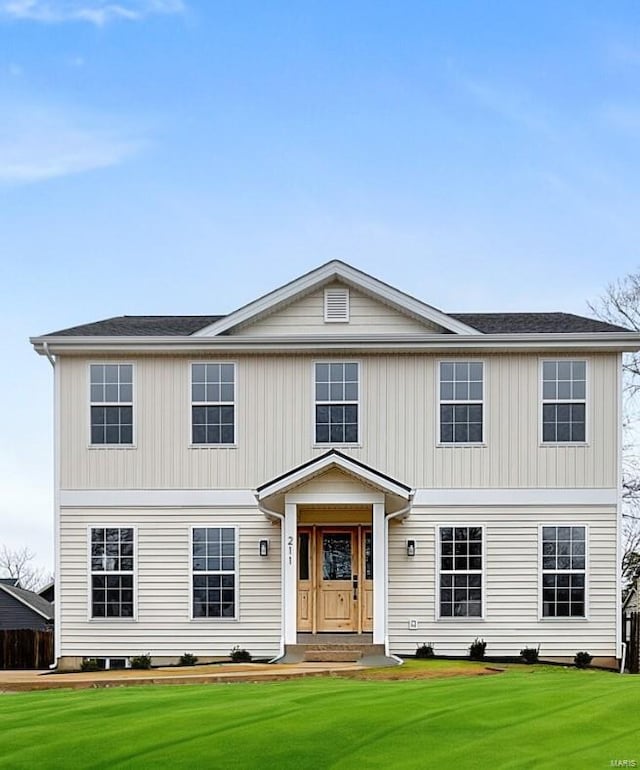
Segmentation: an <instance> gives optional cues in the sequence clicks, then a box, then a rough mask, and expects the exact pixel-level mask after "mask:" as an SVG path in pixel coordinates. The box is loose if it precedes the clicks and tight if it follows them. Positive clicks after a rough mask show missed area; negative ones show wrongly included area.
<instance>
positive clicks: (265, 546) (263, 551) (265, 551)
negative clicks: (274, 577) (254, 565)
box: [260, 540, 269, 556]
mask: <svg viewBox="0 0 640 770" xmlns="http://www.w3.org/2000/svg"><path fill="white" fill-rule="evenodd" d="M268 555H269V541H268V540H261V541H260V556H268Z"/></svg>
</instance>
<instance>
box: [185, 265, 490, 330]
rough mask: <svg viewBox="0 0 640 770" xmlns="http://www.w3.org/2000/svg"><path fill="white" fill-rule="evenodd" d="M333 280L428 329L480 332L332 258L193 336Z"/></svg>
mask: <svg viewBox="0 0 640 770" xmlns="http://www.w3.org/2000/svg"><path fill="white" fill-rule="evenodd" d="M335 282H339V283H340V284H343V285H346V286H348V287H350V288H354V289H356V290H358V291H359V292H361V293H362V294H366V295H368V296H370V297H373V298H376V299H378V300H379V301H380V302H382V303H384V304H385V305H387V306H389V307H391V308H395V309H396V310H397V311H399V312H401V313H403V314H405V315H407V316H410V317H413V318H416V319H418V320H422V321H423V322H426V323H427V324H428V325H429V326H430V327H431V328H433V326H434V325H435V326H437V327H440V328H441V329H443V330H445V331H447V332H451V333H454V334H472V335H476V334H480V333H481V332H479V331H478V330H477V329H474V328H473V327H472V326H468V325H467V324H465V323H463V322H462V321H459V320H457V319H455V318H453V317H451V316H448V315H447V314H446V313H443V312H442V311H441V310H438V309H437V308H434V307H432V306H431V305H427V304H425V303H424V302H420V300H417V299H415V298H413V297H410V296H409V295H408V294H404V293H403V292H401V291H399V290H398V289H394V288H393V287H392V286H389V285H388V284H386V283H383V282H382V281H379V280H378V279H377V278H373V277H372V276H370V275H367V274H366V273H363V272H361V271H360V270H356V269H355V268H353V267H351V266H350V265H347V264H345V263H344V262H340V261H338V260H334V261H332V262H327V263H326V264H325V265H322V266H321V267H319V268H317V269H316V270H312V271H311V272H310V273H306V274H305V275H303V276H301V277H300V278H297V279H296V280H294V281H291V282H290V283H287V284H285V285H284V286H281V287H280V288H279V289H276V290H275V291H272V292H270V293H269V294H265V295H264V296H263V297H260V298H259V299H257V300H254V301H253V302H250V303H249V304H248V305H245V306H244V307H241V308H239V309H238V310H236V311H235V312H233V313H231V314H229V315H228V316H225V317H224V318H221V319H220V320H218V321H214V322H213V323H211V324H209V325H207V326H205V327H204V328H202V329H200V330H199V331H197V332H195V334H194V336H200V337H215V336H217V335H219V334H229V333H231V332H232V330H233V329H236V328H237V327H240V326H244V325H246V324H248V323H250V322H252V321H256V320H258V319H259V318H262V317H264V316H265V315H268V314H270V313H274V312H275V311H276V310H278V309H279V308H283V307H285V306H287V305H289V304H290V303H292V302H294V301H295V300H297V299H301V298H303V297H304V296H306V295H307V294H309V293H311V292H313V291H314V290H316V289H319V288H321V287H323V286H326V285H330V284H332V283H335ZM334 333H335V332H334Z"/></svg>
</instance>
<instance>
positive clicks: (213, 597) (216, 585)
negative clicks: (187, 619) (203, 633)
mask: <svg viewBox="0 0 640 770" xmlns="http://www.w3.org/2000/svg"><path fill="white" fill-rule="evenodd" d="M191 559H192V561H191V567H192V570H193V578H192V580H193V585H192V590H193V595H192V600H193V601H192V604H193V617H194V618H235V616H236V529H235V527H194V528H193V530H192V542H191Z"/></svg>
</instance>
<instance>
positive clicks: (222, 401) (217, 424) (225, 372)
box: [191, 364, 235, 444]
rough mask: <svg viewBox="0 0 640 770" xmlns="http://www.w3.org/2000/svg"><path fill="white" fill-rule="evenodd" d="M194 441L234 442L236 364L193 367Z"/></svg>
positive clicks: (192, 427)
mask: <svg viewBox="0 0 640 770" xmlns="http://www.w3.org/2000/svg"><path fill="white" fill-rule="evenodd" d="M191 442H192V443H193V444H234V443H235V365H234V364H192V365H191Z"/></svg>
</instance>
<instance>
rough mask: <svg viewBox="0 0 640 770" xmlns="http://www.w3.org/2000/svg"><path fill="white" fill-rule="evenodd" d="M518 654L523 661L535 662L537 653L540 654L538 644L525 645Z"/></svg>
mask: <svg viewBox="0 0 640 770" xmlns="http://www.w3.org/2000/svg"><path fill="white" fill-rule="evenodd" d="M520 655H521V656H522V660H524V662H525V663H537V662H538V655H540V645H538V646H537V647H525V648H524V649H522V650H520Z"/></svg>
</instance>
